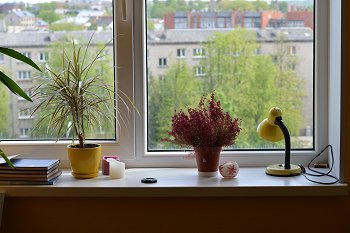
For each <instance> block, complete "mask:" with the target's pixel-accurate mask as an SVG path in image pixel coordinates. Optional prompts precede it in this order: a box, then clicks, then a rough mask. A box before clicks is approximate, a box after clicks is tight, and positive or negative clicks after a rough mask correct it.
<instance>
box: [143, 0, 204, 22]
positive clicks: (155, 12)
mask: <svg viewBox="0 0 350 233" xmlns="http://www.w3.org/2000/svg"><path fill="white" fill-rule="evenodd" d="M206 6H207V3H204V2H202V1H199V0H196V1H189V2H186V1H185V0H167V1H159V0H154V1H153V3H152V4H151V3H148V5H147V7H148V16H149V17H150V18H163V17H164V15H165V14H167V13H174V12H175V11H190V10H203V9H205V7H206Z"/></svg>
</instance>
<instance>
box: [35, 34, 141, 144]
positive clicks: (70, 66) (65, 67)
mask: <svg viewBox="0 0 350 233" xmlns="http://www.w3.org/2000/svg"><path fill="white" fill-rule="evenodd" d="M92 38H93V35H92V36H91V38H90V40H89V42H88V44H87V45H86V48H84V52H82V50H83V48H82V47H81V46H79V47H77V46H76V44H75V43H74V40H73V42H72V50H71V52H72V55H71V56H70V55H69V54H68V53H67V51H66V50H65V49H63V51H62V69H61V70H59V71H58V72H56V71H54V70H52V69H50V68H48V67H47V68H46V69H47V71H48V73H49V77H47V78H44V81H43V83H42V84H40V85H39V86H38V87H37V88H36V90H35V91H34V95H33V97H34V98H36V99H38V100H39V104H38V105H37V106H36V107H35V109H34V110H33V113H35V112H36V111H38V110H39V109H48V110H49V111H47V112H48V113H47V114H46V115H44V116H43V117H42V118H41V119H40V121H38V123H37V124H38V125H39V126H40V123H41V122H43V121H44V120H45V119H46V120H47V119H48V120H49V124H48V129H53V130H55V131H56V132H57V140H58V139H59V138H61V137H62V136H63V135H64V134H66V132H67V131H71V132H72V145H71V146H72V147H76V148H85V147H91V146H94V144H86V143H85V132H86V129H87V127H89V128H90V129H93V128H95V129H97V128H100V127H101V122H102V119H107V120H109V121H112V120H114V119H115V113H117V114H118V111H117V110H116V109H115V108H114V107H112V106H114V103H115V100H116V98H118V99H120V100H121V101H120V102H121V103H123V104H124V105H125V106H126V107H127V109H128V110H129V107H128V105H129V104H131V105H132V106H134V104H133V102H132V101H131V99H130V98H129V97H128V96H127V95H126V94H124V93H123V92H120V93H121V94H122V95H123V96H120V95H119V94H116V93H115V91H114V87H113V86H111V85H108V84H107V83H106V82H105V81H104V80H103V79H101V77H100V75H99V74H98V75H94V76H93V75H90V74H89V71H90V70H91V68H92V67H93V65H94V64H95V62H96V61H98V60H100V59H101V58H102V57H103V56H104V55H103V51H104V49H105V48H106V46H107V45H108V43H107V44H105V45H104V47H103V48H102V49H101V50H99V51H98V52H97V53H96V56H94V57H93V58H92V60H91V61H88V59H87V57H88V52H91V51H89V47H90V44H91V40H92ZM92 51H94V50H92ZM94 52H95V51H94ZM96 90H103V91H96ZM124 99H125V100H124ZM76 138H77V139H78V141H79V144H77V145H74V140H75V139H76Z"/></svg>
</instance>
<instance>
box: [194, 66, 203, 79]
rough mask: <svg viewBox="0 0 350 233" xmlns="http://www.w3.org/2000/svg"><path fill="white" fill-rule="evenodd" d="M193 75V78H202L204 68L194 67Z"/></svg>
mask: <svg viewBox="0 0 350 233" xmlns="http://www.w3.org/2000/svg"><path fill="white" fill-rule="evenodd" d="M194 75H195V76H197V77H198V76H204V75H205V67H203V66H195V67H194Z"/></svg>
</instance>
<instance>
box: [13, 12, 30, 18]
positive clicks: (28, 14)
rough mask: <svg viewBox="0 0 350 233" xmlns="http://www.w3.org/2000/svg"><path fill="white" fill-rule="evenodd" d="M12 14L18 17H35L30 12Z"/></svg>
mask: <svg viewBox="0 0 350 233" xmlns="http://www.w3.org/2000/svg"><path fill="white" fill-rule="evenodd" d="M12 13H14V14H15V15H17V16H18V17H35V15H33V14H32V13H30V12H29V11H12Z"/></svg>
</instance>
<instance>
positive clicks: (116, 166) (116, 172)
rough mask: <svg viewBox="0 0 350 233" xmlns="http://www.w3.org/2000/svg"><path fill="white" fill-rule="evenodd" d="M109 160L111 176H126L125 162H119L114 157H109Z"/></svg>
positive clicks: (116, 177)
mask: <svg viewBox="0 0 350 233" xmlns="http://www.w3.org/2000/svg"><path fill="white" fill-rule="evenodd" d="M107 162H108V163H109V176H110V177H111V178H112V179H120V178H123V177H124V174H125V163H122V162H119V161H117V160H115V159H112V158H108V159H107Z"/></svg>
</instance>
